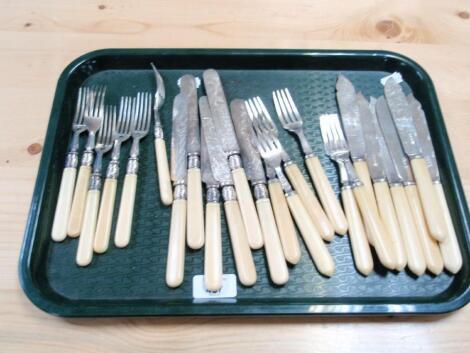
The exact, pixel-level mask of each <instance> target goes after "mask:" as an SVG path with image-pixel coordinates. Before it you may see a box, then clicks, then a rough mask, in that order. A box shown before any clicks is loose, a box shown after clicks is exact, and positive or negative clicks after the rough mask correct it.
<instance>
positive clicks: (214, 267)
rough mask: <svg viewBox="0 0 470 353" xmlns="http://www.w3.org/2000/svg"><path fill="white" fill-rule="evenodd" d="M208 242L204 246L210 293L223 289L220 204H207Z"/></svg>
mask: <svg viewBox="0 0 470 353" xmlns="http://www.w3.org/2000/svg"><path fill="white" fill-rule="evenodd" d="M205 226H206V227H205V228H206V229H205V231H206V241H205V245H204V284H205V285H206V289H207V290H208V291H212V292H216V291H218V290H220V288H222V274H223V268H222V237H221V228H220V203H218V202H208V203H207V204H206V224H205Z"/></svg>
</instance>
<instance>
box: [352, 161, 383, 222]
mask: <svg viewBox="0 0 470 353" xmlns="http://www.w3.org/2000/svg"><path fill="white" fill-rule="evenodd" d="M354 169H355V170H356V173H357V176H358V177H359V180H360V181H362V183H363V184H364V188H365V189H366V192H367V195H368V197H369V198H370V202H371V204H372V207H373V208H374V210H375V211H376V212H377V213H378V212H379V209H378V208H377V201H376V200H375V194H374V187H373V186H372V180H371V178H370V173H369V167H368V166H367V162H366V161H362V160H361V161H354Z"/></svg>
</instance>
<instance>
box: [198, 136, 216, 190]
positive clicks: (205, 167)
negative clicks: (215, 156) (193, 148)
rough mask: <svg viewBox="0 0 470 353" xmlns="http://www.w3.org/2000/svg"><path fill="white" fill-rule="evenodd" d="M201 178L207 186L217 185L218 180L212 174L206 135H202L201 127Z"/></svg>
mask: <svg viewBox="0 0 470 353" xmlns="http://www.w3.org/2000/svg"><path fill="white" fill-rule="evenodd" d="M201 179H202V182H203V183H204V184H206V185H207V186H214V185H215V186H217V185H219V183H218V181H217V180H215V178H214V175H213V174H212V168H211V162H210V159H209V151H208V150H207V144H206V137H205V136H204V129H201Z"/></svg>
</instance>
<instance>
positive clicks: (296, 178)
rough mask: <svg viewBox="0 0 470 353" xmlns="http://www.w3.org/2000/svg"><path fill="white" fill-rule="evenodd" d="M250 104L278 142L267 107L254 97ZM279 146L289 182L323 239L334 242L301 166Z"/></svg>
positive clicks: (329, 225) (328, 223) (330, 226)
mask: <svg viewBox="0 0 470 353" xmlns="http://www.w3.org/2000/svg"><path fill="white" fill-rule="evenodd" d="M248 104H249V105H251V107H252V110H253V111H257V113H258V116H259V120H258V121H259V125H260V126H262V127H263V128H264V129H265V131H266V132H267V133H268V134H269V135H271V136H272V137H273V138H275V139H276V140H278V137H277V136H278V132H277V128H276V125H274V122H273V120H272V118H271V115H270V114H269V112H268V110H267V109H266V106H265V105H264V103H263V101H262V100H261V98H260V97H254V98H252V99H249V100H248ZM278 141H279V140H278ZM279 145H280V146H279V148H280V152H281V160H282V162H283V164H284V168H285V171H286V173H287V177H288V178H289V181H290V182H291V183H292V185H293V186H294V189H295V190H296V191H297V192H298V195H299V197H300V199H301V200H302V202H303V204H304V206H305V208H306V209H307V213H308V214H309V215H310V217H311V218H312V220H313V223H314V224H315V225H316V227H317V229H318V231H319V232H320V235H321V236H322V238H323V239H325V240H328V241H330V240H332V239H333V236H334V234H335V230H334V229H333V226H332V225H331V223H330V220H329V219H328V217H327V216H326V214H325V212H324V211H323V209H322V207H321V205H320V202H318V199H317V198H316V196H315V194H314V193H313V190H312V188H311V187H310V186H309V185H308V183H307V181H306V180H305V177H304V176H303V175H302V173H301V171H300V169H299V166H298V165H297V164H296V163H295V162H294V161H293V160H292V159H291V158H290V156H289V155H288V154H287V152H286V151H285V150H284V148H283V147H282V145H281V144H280V143H279Z"/></svg>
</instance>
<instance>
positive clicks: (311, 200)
mask: <svg viewBox="0 0 470 353" xmlns="http://www.w3.org/2000/svg"><path fill="white" fill-rule="evenodd" d="M285 170H286V173H287V177H288V178H289V181H290V182H291V184H292V185H293V186H294V190H295V191H296V192H297V194H298V196H299V197H300V199H301V200H302V203H303V204H304V206H305V209H306V210H307V215H309V216H310V218H311V219H312V221H313V224H314V225H315V226H316V228H317V229H318V231H319V232H320V235H321V237H322V238H323V239H324V240H326V241H331V240H332V239H333V236H334V235H335V230H334V229H333V226H332V225H331V223H330V220H329V219H328V217H327V216H326V214H325V212H324V211H323V209H322V207H321V205H320V202H318V199H317V198H316V196H315V194H314V193H313V190H312V188H311V187H310V186H309V185H308V183H307V181H306V180H305V178H304V176H303V175H302V173H301V172H300V169H299V166H298V165H297V164H295V163H290V164H288V165H286V166H285Z"/></svg>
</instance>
